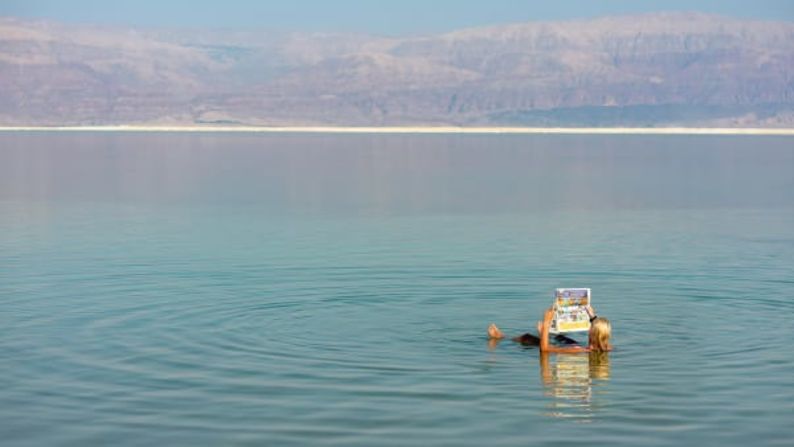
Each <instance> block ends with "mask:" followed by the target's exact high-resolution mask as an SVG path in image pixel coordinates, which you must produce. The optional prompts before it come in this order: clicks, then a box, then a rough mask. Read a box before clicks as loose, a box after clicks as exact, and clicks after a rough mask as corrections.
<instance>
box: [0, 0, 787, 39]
mask: <svg viewBox="0 0 794 447" xmlns="http://www.w3.org/2000/svg"><path fill="white" fill-rule="evenodd" d="M660 10H667V11H683V10H693V11H702V12H709V13H717V14H723V15H729V16H735V17H748V18H760V19H777V20H789V21H790V20H794V0H686V1H680V0H645V1H644V0H608V1H607V0H603V1H601V0H557V1H553V0H535V1H529V0H473V1H470V0H392V1H385V0H370V1H365V0H277V1H275V0H273V1H269V0H222V1H219V0H211V1H210V0H116V1H111V0H0V15H5V16H19V17H35V18H46V19H53V20H60V21H69V22H80V23H95V24H125V25H135V26H178V27H215V28H265V29H268V28H277V29H286V30H295V31H353V32H365V33H374V34H392V35H393V34H421V33H433V32H439V31H449V30H453V29H459V28H464V27H470V26H481V25H490V24H496V23H509V22H522V21H529V20H559V19H568V18H578V17H593V16H603V15H613V14H629V13H642V12H651V11H660Z"/></svg>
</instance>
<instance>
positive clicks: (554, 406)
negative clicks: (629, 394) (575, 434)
mask: <svg viewBox="0 0 794 447" xmlns="http://www.w3.org/2000/svg"><path fill="white" fill-rule="evenodd" d="M539 357H540V375H541V378H542V379H543V385H544V389H545V392H544V394H545V395H546V396H549V397H550V398H551V400H550V401H549V403H548V405H547V412H546V414H547V415H548V416H552V417H556V418H572V419H576V420H577V421H579V422H590V421H591V420H592V418H593V416H595V413H596V410H597V408H598V406H599V403H600V402H599V401H600V400H601V399H604V396H605V395H606V394H607V392H608V390H607V388H606V385H607V383H608V381H609V372H610V371H609V353H606V352H592V353H589V354H562V355H549V354H548V353H540V355H539Z"/></svg>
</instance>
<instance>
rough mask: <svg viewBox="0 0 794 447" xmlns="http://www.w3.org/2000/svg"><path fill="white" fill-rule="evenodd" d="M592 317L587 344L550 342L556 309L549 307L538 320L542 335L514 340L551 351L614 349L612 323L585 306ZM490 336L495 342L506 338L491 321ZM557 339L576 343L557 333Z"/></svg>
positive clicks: (571, 351)
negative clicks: (611, 342)
mask: <svg viewBox="0 0 794 447" xmlns="http://www.w3.org/2000/svg"><path fill="white" fill-rule="evenodd" d="M585 309H586V310H587V314H588V315H589V317H590V332H589V333H588V342H587V346H556V345H552V344H550V343H549V328H550V327H551V320H552V319H553V318H554V309H553V308H551V307H550V308H548V309H547V310H546V312H545V313H544V314H543V321H539V322H538V333H539V334H540V337H535V336H534V335H532V334H529V333H527V334H524V335H520V336H518V337H513V341H515V342H518V343H521V344H523V345H538V346H540V350H541V351H543V352H551V353H577V352H607V351H611V350H612V345H611V344H609V337H610V336H611V335H612V325H611V324H610V323H609V320H607V319H606V318H604V317H599V316H598V315H596V313H595V311H594V310H593V308H592V307H590V306H587V307H586V308H585ZM488 337H489V338H490V341H491V342H495V341H498V340H501V339H503V338H505V335H504V334H503V333H502V331H501V330H500V329H499V328H498V327H496V325H495V324H493V323H491V325H490V326H488ZM556 340H557V341H558V342H561V343H563V344H566V345H572V344H574V343H576V341H575V340H572V339H570V338H568V337H566V336H564V335H557V337H556Z"/></svg>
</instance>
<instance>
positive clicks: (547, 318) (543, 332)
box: [540, 307, 588, 353]
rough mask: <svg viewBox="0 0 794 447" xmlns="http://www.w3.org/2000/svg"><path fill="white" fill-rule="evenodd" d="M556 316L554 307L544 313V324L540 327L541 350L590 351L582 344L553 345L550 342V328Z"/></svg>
mask: <svg viewBox="0 0 794 447" xmlns="http://www.w3.org/2000/svg"><path fill="white" fill-rule="evenodd" d="M553 318H554V309H553V308H551V307H550V308H548V309H547V310H546V313H545V314H543V326H542V327H541V328H540V350H541V351H543V352H555V353H566V352H569V353H574V352H588V349H587V348H583V347H581V346H566V347H559V346H552V345H551V344H550V343H549V329H550V328H551V320H552V319H553Z"/></svg>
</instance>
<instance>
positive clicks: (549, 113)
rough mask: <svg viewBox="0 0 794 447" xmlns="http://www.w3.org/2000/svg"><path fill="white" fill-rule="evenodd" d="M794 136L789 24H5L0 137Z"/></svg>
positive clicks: (793, 37)
mask: <svg viewBox="0 0 794 447" xmlns="http://www.w3.org/2000/svg"><path fill="white" fill-rule="evenodd" d="M98 124H169V125H171V124H185V125H196V124H206V125H212V124H224V125H229V124H239V125H347V126H367V125H377V126H383V125H442V124H443V125H464V126H465V125H471V126H474V125H477V126H480V125H515V126H672V125H683V126H720V127H748V126H759V127H794V23H790V22H770V21H749V20H737V19H732V18H726V17H720V16H713V15H704V14H696V13H660V14H650V15H640V16H621V17H610V18H602V19H593V20H574V21H564V22H531V23H519V24H510V25H502V26H491V27H484V28H474V29H464V30H460V31H456V32H451V33H447V34H441V35H433V36H423V37H404V38H387V37H375V36H366V35H355V34H317V33H283V32H265V31H261V32H257V31H216V30H170V29H127V28H114V27H97V26H77V25H66V24H61V23H53V22H42V21H27V20H21V19H15V18H0V125H98Z"/></svg>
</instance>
